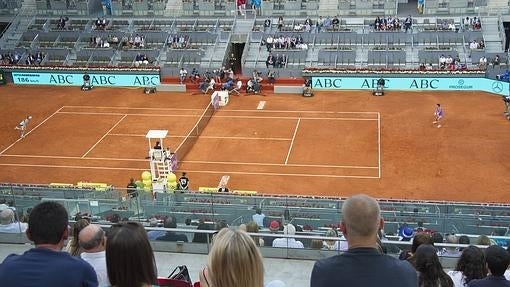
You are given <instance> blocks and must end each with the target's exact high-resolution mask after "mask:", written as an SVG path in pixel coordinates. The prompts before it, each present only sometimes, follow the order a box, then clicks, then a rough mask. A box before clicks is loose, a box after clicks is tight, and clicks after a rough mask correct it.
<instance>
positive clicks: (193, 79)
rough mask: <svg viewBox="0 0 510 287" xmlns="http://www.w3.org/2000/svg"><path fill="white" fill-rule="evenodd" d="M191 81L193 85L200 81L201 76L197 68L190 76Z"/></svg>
mask: <svg viewBox="0 0 510 287" xmlns="http://www.w3.org/2000/svg"><path fill="white" fill-rule="evenodd" d="M189 79H190V80H191V82H193V83H196V82H197V81H199V80H200V74H199V73H198V70H197V68H193V69H192V70H191V75H190V76H189Z"/></svg>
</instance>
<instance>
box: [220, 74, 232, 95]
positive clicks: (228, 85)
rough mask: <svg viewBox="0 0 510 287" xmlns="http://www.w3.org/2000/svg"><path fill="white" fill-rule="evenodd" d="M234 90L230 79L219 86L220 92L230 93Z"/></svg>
mask: <svg viewBox="0 0 510 287" xmlns="http://www.w3.org/2000/svg"><path fill="white" fill-rule="evenodd" d="M233 88H234V79H232V78H230V77H229V78H228V79H227V81H226V82H224V83H223V84H222V86H221V90H222V91H229V92H230V91H232V89H233Z"/></svg>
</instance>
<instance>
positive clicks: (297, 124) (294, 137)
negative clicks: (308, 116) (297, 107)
mask: <svg viewBox="0 0 510 287" xmlns="http://www.w3.org/2000/svg"><path fill="white" fill-rule="evenodd" d="M300 122H301V118H299V119H298V121H297V123H296V128H295V129H294V135H293V136H292V141H291V142H290V146H289V152H287V158H285V164H287V162H289V157H290V152H291V151H292V146H293V145H294V140H295V139H296V134H297V130H298V128H299V123H300Z"/></svg>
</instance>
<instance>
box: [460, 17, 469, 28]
mask: <svg viewBox="0 0 510 287" xmlns="http://www.w3.org/2000/svg"><path fill="white" fill-rule="evenodd" d="M470 22H471V21H470V20H469V17H466V18H464V19H463V20H462V26H463V28H464V30H465V31H467V30H469V26H470Z"/></svg>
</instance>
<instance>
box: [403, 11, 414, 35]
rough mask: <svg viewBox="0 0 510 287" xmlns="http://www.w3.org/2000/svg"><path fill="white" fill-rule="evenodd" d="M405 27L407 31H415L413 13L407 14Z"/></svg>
mask: <svg viewBox="0 0 510 287" xmlns="http://www.w3.org/2000/svg"><path fill="white" fill-rule="evenodd" d="M404 28H405V29H406V33H407V30H411V32H412V31H413V18H412V17H411V15H409V16H407V18H406V20H405V21H404Z"/></svg>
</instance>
